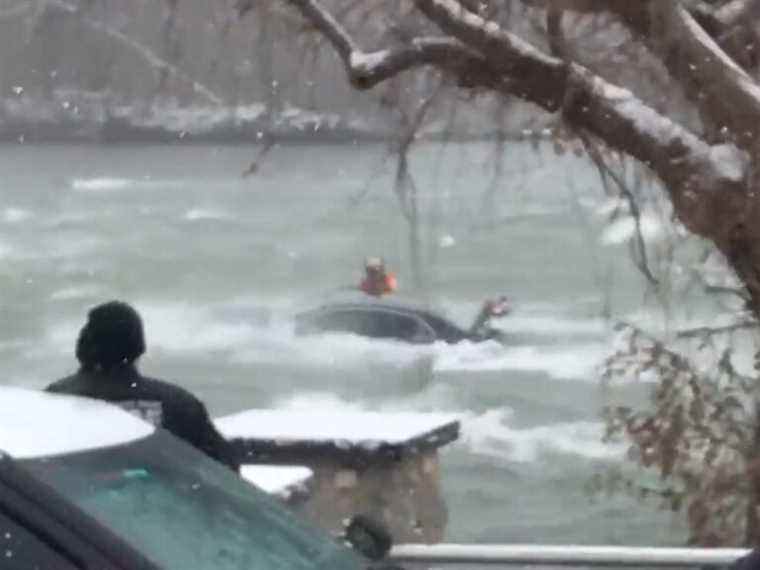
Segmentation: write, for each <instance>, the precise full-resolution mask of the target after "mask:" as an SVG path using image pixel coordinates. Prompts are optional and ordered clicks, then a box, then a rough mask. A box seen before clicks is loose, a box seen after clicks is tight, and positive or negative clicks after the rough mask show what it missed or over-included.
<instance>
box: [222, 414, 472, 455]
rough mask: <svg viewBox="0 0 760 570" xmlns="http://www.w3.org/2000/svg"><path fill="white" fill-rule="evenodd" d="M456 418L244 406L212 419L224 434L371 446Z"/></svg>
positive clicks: (423, 431)
mask: <svg viewBox="0 0 760 570" xmlns="http://www.w3.org/2000/svg"><path fill="white" fill-rule="evenodd" d="M457 421H458V417H457V416H455V415H451V414H423V413H411V412H400V413H380V412H351V411H346V412H317V411H315V412H311V411H286V410H247V411H244V412H240V413H238V414H233V415H230V416H225V417H222V418H218V419H216V420H215V423H216V426H217V428H218V429H219V431H220V432H221V433H222V434H223V435H224V436H225V437H227V438H249V439H265V440H276V441H282V442H298V441H309V442H330V443H334V444H336V445H340V444H342V443H344V444H347V445H356V444H361V445H364V446H371V445H380V444H403V443H406V442H409V441H410V440H413V439H416V438H419V437H421V436H424V435H427V434H430V433H432V432H435V431H436V430H439V429H441V428H443V427H444V426H447V425H449V424H451V423H453V422H457Z"/></svg>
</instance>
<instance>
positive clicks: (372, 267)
mask: <svg viewBox="0 0 760 570" xmlns="http://www.w3.org/2000/svg"><path fill="white" fill-rule="evenodd" d="M359 288H360V289H361V290H362V291H364V292H365V293H366V294H367V295H372V296H374V297H382V296H383V295H387V294H389V293H393V292H394V291H395V290H396V289H397V288H398V282H397V281H396V275H395V274H394V273H388V272H387V271H386V270H385V261H383V258H381V257H368V258H367V259H366V260H365V261H364V279H363V280H362V282H361V284H360V285H359Z"/></svg>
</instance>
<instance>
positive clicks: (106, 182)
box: [69, 176, 182, 193]
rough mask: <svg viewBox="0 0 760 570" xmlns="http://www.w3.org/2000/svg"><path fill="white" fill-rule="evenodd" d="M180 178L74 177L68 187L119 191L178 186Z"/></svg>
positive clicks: (95, 190)
mask: <svg viewBox="0 0 760 570" xmlns="http://www.w3.org/2000/svg"><path fill="white" fill-rule="evenodd" d="M181 186H182V181H180V180H154V179H152V178H147V177H146V178H119V177H114V176H95V177H91V178H74V179H72V180H70V181H69V187H70V188H71V189H72V190H75V191H77V192H93V193H98V192H103V193H110V192H120V191H123V190H130V189H140V190H145V189H154V188H178V187H181Z"/></svg>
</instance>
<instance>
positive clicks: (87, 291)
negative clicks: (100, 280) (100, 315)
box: [50, 283, 105, 301]
mask: <svg viewBox="0 0 760 570" xmlns="http://www.w3.org/2000/svg"><path fill="white" fill-rule="evenodd" d="M104 292H105V288H104V287H103V286H102V285H98V284H97V283H88V284H84V285H74V286H71V287H64V288H63V289H58V290H56V291H54V292H53V293H51V294H50V300H51V301H71V300H74V299H90V298H93V297H102V296H103V294H104Z"/></svg>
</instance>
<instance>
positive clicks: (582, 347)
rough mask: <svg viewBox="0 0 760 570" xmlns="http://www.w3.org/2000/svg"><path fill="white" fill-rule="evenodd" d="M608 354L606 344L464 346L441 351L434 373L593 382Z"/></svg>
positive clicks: (489, 344) (483, 344) (470, 344)
mask: <svg viewBox="0 0 760 570" xmlns="http://www.w3.org/2000/svg"><path fill="white" fill-rule="evenodd" d="M608 353H609V347H608V345H607V344H606V343H601V342H594V343H586V344H576V345H569V346H563V347H558V348H549V347H546V346H544V347H536V346H514V347H504V346H501V345H499V344H497V343H492V342H488V343H480V344H472V343H468V342H463V343H459V344H458V345H454V346H450V347H449V346H448V345H447V347H446V348H444V347H441V349H440V350H439V351H438V354H437V358H436V362H435V370H436V371H437V372H455V371H456V372H461V371H468V372H489V371H496V370H515V371H522V372H539V373H541V372H542V373H545V374H547V375H548V376H550V377H551V378H555V379H561V380H584V381H588V382H595V381H596V380H597V375H596V369H597V367H598V366H599V364H600V363H601V362H602V360H603V359H604V358H605V356H607V355H608Z"/></svg>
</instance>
